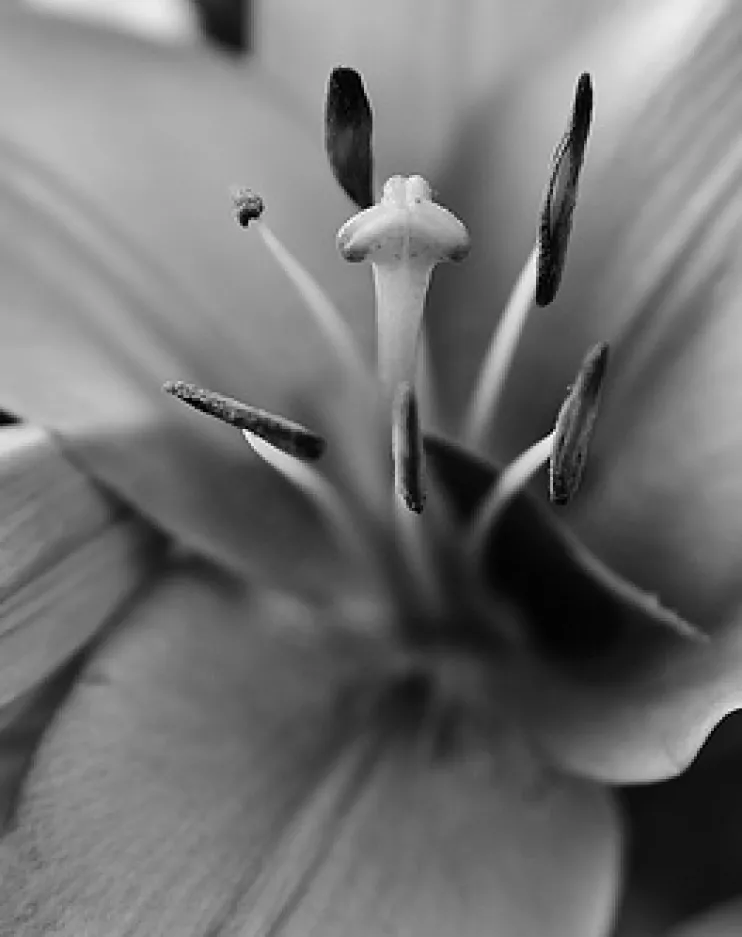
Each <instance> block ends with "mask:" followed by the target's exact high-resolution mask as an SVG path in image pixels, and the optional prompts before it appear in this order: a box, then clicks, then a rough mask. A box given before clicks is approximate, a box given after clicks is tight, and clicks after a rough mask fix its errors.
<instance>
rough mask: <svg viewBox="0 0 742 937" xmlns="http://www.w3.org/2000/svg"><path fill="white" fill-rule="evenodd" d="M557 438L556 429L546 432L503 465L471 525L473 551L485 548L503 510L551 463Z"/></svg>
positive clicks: (468, 544) (469, 537)
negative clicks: (505, 465)
mask: <svg viewBox="0 0 742 937" xmlns="http://www.w3.org/2000/svg"><path fill="white" fill-rule="evenodd" d="M554 440H555V433H554V432H551V433H549V434H548V436H544V438H543V439H540V440H539V441H538V442H536V443H534V444H533V445H532V446H530V447H529V448H528V449H526V451H525V452H523V453H521V455H519V456H518V457H517V458H516V459H514V460H513V461H512V462H511V463H510V465H508V466H507V468H505V469H503V471H502V473H501V474H500V477H499V478H498V479H497V481H496V482H493V484H492V487H491V489H490V491H489V493H488V494H487V497H486V498H485V500H484V503H483V505H482V507H481V508H480V509H479V512H478V513H477V516H476V517H475V518H474V520H473V521H472V523H471V527H470V528H469V533H468V542H467V547H468V549H469V551H470V553H471V554H472V555H473V554H476V553H478V552H479V551H480V550H481V548H482V546H483V544H484V541H485V539H486V537H487V534H488V533H489V532H490V531H491V530H492V529H493V527H494V526H495V525H496V524H497V521H498V520H499V519H500V516H501V515H502V512H503V511H504V510H505V508H506V507H507V506H508V505H509V504H510V502H511V501H512V500H513V498H514V497H515V495H517V494H518V492H519V491H522V490H523V489H524V488H525V487H526V485H527V484H528V483H529V482H530V480H531V479H532V478H533V476H534V475H535V474H536V472H538V471H539V469H541V468H543V466H545V465H546V464H547V463H548V461H549V459H550V458H551V454H552V450H553V447H554Z"/></svg>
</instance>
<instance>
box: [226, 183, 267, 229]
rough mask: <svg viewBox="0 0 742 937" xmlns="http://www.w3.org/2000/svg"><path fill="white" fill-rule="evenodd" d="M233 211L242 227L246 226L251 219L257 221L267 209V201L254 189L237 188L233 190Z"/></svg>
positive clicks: (235, 218)
mask: <svg viewBox="0 0 742 937" xmlns="http://www.w3.org/2000/svg"><path fill="white" fill-rule="evenodd" d="M231 194H232V213H233V214H234V220H235V221H236V222H237V224H238V225H239V226H240V227H241V228H246V227H247V226H248V225H249V224H250V222H251V221H257V220H258V218H260V216H261V215H262V214H263V211H264V210H265V202H264V201H263V199H262V198H261V197H260V196H259V195H258V193H257V192H253V190H252V189H246V188H236V189H233V190H232V193H231Z"/></svg>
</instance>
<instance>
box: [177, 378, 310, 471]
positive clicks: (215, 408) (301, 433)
mask: <svg viewBox="0 0 742 937" xmlns="http://www.w3.org/2000/svg"><path fill="white" fill-rule="evenodd" d="M163 390H164V391H165V392H166V393H168V394H172V396H173V397H177V398H178V399H179V400H182V401H183V402H184V403H187V404H188V405H189V406H191V407H193V408H194V409H195V410H199V411H200V412H201V413H206V414H208V415H209V416H213V417H215V418H216V419H217V420H221V421H222V422H223V423H227V424H229V425H230V426H236V427H237V428H238V429H241V430H245V431H247V432H249V433H251V434H252V435H253V436H258V437H259V438H260V439H263V440H264V441H265V442H267V443H269V444H270V445H271V446H274V447H275V448H276V449H280V450H281V452H285V453H286V454H287V455H290V456H293V457H294V458H297V459H302V460H303V461H307V462H315V461H316V460H317V459H319V458H320V456H321V455H322V454H323V452H324V451H325V440H324V439H323V438H322V437H321V436H318V435H317V434H316V433H314V432H312V431H311V430H310V429H307V427H306V426H302V425H301V424H300V423H294V422H293V421H292V420H287V419H285V418H284V417H282V416H277V415H275V414H273V413H268V412H267V411H265V410H259V409H258V408H257V407H250V406H248V405H247V404H244V403H241V402H240V401H239V400H234V399H233V398H232V397H225V396H224V395H223V394H218V393H215V392H214V391H211V390H204V389H203V388H201V387H197V386H196V385H195V384H188V383H186V382H185V381H168V382H167V383H166V384H165V385H164V386H163Z"/></svg>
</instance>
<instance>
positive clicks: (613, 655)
mask: <svg viewBox="0 0 742 937" xmlns="http://www.w3.org/2000/svg"><path fill="white" fill-rule="evenodd" d="M426 451H427V455H428V461H429V464H430V465H431V466H432V467H434V469H435V471H436V474H437V475H438V477H439V478H440V479H441V480H442V481H443V483H444V484H445V487H446V490H447V491H448V492H449V493H450V494H451V495H452V497H453V503H454V505H455V506H456V507H457V508H458V510H459V511H460V512H461V513H462V514H463V516H468V515H470V514H471V512H472V511H473V510H474V509H475V508H476V505H477V503H478V502H479V500H480V499H481V497H482V496H483V495H484V492H485V491H486V490H487V487H488V486H489V484H491V479H492V478H493V469H492V468H490V467H488V466H487V465H486V463H484V462H481V461H479V460H476V459H473V458H472V457H471V456H468V455H467V454H466V453H465V452H464V451H463V450H461V449H458V448H456V447H454V446H453V445H451V444H446V443H443V442H442V441H440V440H436V439H433V438H428V439H427V440H426ZM485 562H486V564H487V569H488V570H489V571H490V573H491V578H492V583H493V587H494V589H495V590H496V591H497V592H498V593H500V594H503V595H504V596H505V597H506V599H508V600H509V601H510V602H511V603H513V604H514V606H515V608H516V609H517V610H518V611H519V612H520V615H521V616H522V618H523V620H524V622H525V624H526V627H529V637H530V638H531V640H532V641H533V642H534V644H535V648H536V650H537V651H538V652H539V654H538V657H535V658H534V660H533V670H532V671H531V669H530V668H527V669H528V678H527V680H526V692H525V694H524V697H525V699H524V718H526V719H527V722H528V725H529V727H530V730H531V732H532V733H533V735H534V738H535V740H536V741H537V743H538V744H539V745H540V746H543V747H544V748H545V750H546V751H547V752H548V755H549V757H550V758H551V759H553V760H554V761H556V762H557V763H558V764H560V765H561V766H562V767H563V768H566V769H568V770H570V771H574V772H576V773H578V774H581V775H585V776H587V777H590V778H594V779H599V780H603V781H608V782H611V783H633V782H640V781H653V780H659V779H662V778H666V777H671V776H673V775H675V774H677V773H678V772H680V771H682V770H683V769H684V768H685V767H686V766H687V765H688V763H689V762H690V761H691V760H692V759H693V758H694V757H695V755H696V754H697V752H698V749H699V748H700V747H701V745H702V744H703V743H704V741H705V740H706V737H707V736H708V734H709V732H710V731H711V730H712V729H713V728H714V727H715V726H716V725H717V723H718V722H719V721H720V720H721V719H722V718H723V717H724V716H725V715H727V714H728V713H729V712H731V711H733V710H734V709H737V708H739V707H740V706H742V679H741V678H740V673H742V618H740V617H739V616H738V615H736V616H734V617H731V618H730V619H729V620H728V621H727V622H726V623H724V624H723V625H722V626H720V627H719V628H717V629H716V630H715V631H714V634H713V635H712V637H711V639H710V640H708V641H703V640H699V639H697V638H694V637H693V633H692V631H686V633H685V634H684V633H683V631H682V630H681V628H682V625H683V623H682V621H681V620H678V619H676V618H675V616H673V615H672V613H669V612H667V611H666V610H664V609H662V608H661V606H659V605H658V604H657V601H656V599H655V597H654V596H648V595H646V594H643V593H642V592H640V591H639V590H635V589H633V588H632V587H631V585H630V584H629V583H628V582H626V581H624V580H621V579H620V578H619V577H617V576H615V575H613V574H611V573H610V571H609V570H607V569H606V568H605V567H603V566H602V564H600V563H599V562H597V561H596V560H595V558H594V557H593V556H592V555H591V554H590V553H589V552H588V551H587V549H586V548H585V547H583V546H581V545H579V544H576V543H575V542H574V541H573V540H572V538H570V537H569V536H568V535H567V534H566V532H564V531H560V530H559V529H558V528H557V527H556V525H555V524H554V523H553V521H552V520H551V518H550V517H549V515H548V514H547V513H546V511H545V510H543V509H541V508H540V507H539V505H538V504H537V503H535V502H533V501H531V500H530V499H529V498H528V497H527V496H526V495H521V496H517V497H516V498H515V499H514V500H513V502H512V505H511V506H510V507H509V508H508V509H507V511H506V513H505V515H504V516H503V517H502V519H501V522H500V524H499V526H498V527H496V528H495V530H494V531H493V533H492V534H491V536H490V538H489V542H488V545H487V552H486V556H485ZM678 625H680V627H678ZM529 681H530V684H529ZM529 685H530V686H538V688H539V690H538V693H537V694H534V693H533V692H532V691H529V690H528V687H529Z"/></svg>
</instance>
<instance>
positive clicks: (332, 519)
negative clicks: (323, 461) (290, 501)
mask: <svg viewBox="0 0 742 937" xmlns="http://www.w3.org/2000/svg"><path fill="white" fill-rule="evenodd" d="M242 435H243V436H244V437H245V440H246V442H247V443H248V444H249V445H250V447H251V448H252V450H253V451H254V452H255V454H256V455H258V456H259V457H260V458H261V459H263V461H264V462H267V464H268V465H270V466H271V467H272V468H274V469H275V470H276V471H277V472H279V473H280V474H281V475H283V477H284V478H285V479H286V480H287V481H289V482H291V484H292V485H295V486H296V487H297V488H298V489H299V490H300V491H303V492H304V494H305V495H306V496H307V497H308V498H309V500H310V501H311V502H312V503H313V504H314V505H315V507H316V509H317V511H318V513H319V514H320V516H322V517H324V519H325V521H326V522H327V524H328V527H329V529H330V530H332V531H333V534H334V536H335V537H336V540H337V543H338V546H339V547H340V549H341V550H342V551H347V552H348V553H349V554H350V555H351V556H353V557H354V558H355V559H356V560H357V561H358V562H359V563H360V564H366V565H367V564H368V563H369V562H371V563H373V562H374V559H373V557H372V556H370V555H369V554H368V552H367V549H366V541H365V538H364V537H363V536H361V535H359V532H358V525H357V524H356V523H355V522H354V520H353V517H352V515H351V513H350V511H349V510H348V508H347V506H346V504H345V502H344V501H343V499H342V497H341V496H340V493H339V492H338V491H337V489H336V488H335V487H334V486H333V485H332V484H331V483H330V482H329V481H328V480H327V479H326V478H324V477H323V476H322V475H320V473H319V472H318V471H317V470H316V469H315V468H313V467H312V466H311V465H307V464H306V463H305V462H299V461H298V460H297V459H294V458H291V455H290V454H289V453H286V452H285V450H281V449H277V448H275V447H274V446H273V445H271V444H269V443H268V442H266V441H265V440H264V438H261V437H260V436H258V435H256V434H255V433H251V432H250V431H249V430H245V429H243V430H242Z"/></svg>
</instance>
